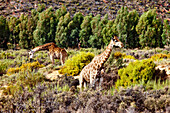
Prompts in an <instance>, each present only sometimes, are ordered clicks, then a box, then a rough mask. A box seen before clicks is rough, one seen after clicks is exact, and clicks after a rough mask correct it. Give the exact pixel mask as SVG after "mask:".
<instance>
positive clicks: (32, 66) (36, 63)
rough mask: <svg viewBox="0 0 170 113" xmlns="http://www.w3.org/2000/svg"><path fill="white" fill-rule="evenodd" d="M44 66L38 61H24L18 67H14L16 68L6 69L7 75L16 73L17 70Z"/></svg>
mask: <svg viewBox="0 0 170 113" xmlns="http://www.w3.org/2000/svg"><path fill="white" fill-rule="evenodd" d="M42 67H44V65H42V64H40V63H39V62H38V61H36V62H32V63H26V64H22V66H20V67H16V68H9V69H8V70H7V75H11V74H14V73H18V72H19V71H23V72H24V71H26V70H29V69H30V70H33V69H37V68H42Z"/></svg>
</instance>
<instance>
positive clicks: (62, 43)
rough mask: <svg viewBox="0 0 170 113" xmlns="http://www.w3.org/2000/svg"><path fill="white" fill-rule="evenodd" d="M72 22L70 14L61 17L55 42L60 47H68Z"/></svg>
mask: <svg viewBox="0 0 170 113" xmlns="http://www.w3.org/2000/svg"><path fill="white" fill-rule="evenodd" d="M70 21H71V17H70V13H67V14H66V15H64V16H61V17H60V19H59V22H58V25H57V29H56V36H55V41H56V44H57V45H58V46H59V47H68V45H69V43H68V42H69V38H68V36H69V35H70V34H68V33H69V32H68V24H69V22H70Z"/></svg>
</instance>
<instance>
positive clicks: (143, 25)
mask: <svg viewBox="0 0 170 113" xmlns="http://www.w3.org/2000/svg"><path fill="white" fill-rule="evenodd" d="M136 31H137V33H138V34H139V39H140V44H141V46H142V47H145V46H149V47H163V44H162V37H161V34H162V23H161V19H160V18H158V16H157V13H156V10H149V11H147V12H146V13H143V14H142V16H141V17H140V19H139V22H138V24H137V26H136Z"/></svg>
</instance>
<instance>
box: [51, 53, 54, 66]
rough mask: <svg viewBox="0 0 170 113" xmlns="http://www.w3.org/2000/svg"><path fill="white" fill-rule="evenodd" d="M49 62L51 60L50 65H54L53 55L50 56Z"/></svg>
mask: <svg viewBox="0 0 170 113" xmlns="http://www.w3.org/2000/svg"><path fill="white" fill-rule="evenodd" d="M50 60H51V62H52V64H54V55H52V54H50Z"/></svg>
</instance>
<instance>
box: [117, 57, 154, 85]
mask: <svg viewBox="0 0 170 113" xmlns="http://www.w3.org/2000/svg"><path fill="white" fill-rule="evenodd" d="M155 66H156V65H155V64H154V62H153V61H152V60H148V59H147V60H142V61H135V62H130V63H129V65H128V66H127V67H126V68H123V69H120V70H119V71H118V74H119V76H120V79H119V80H118V81H117V82H116V87H117V88H118V87H119V86H124V87H127V86H131V85H133V84H138V83H139V82H142V81H143V82H145V83H146V82H147V81H148V80H151V79H152V77H153V75H154V72H155Z"/></svg>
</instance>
